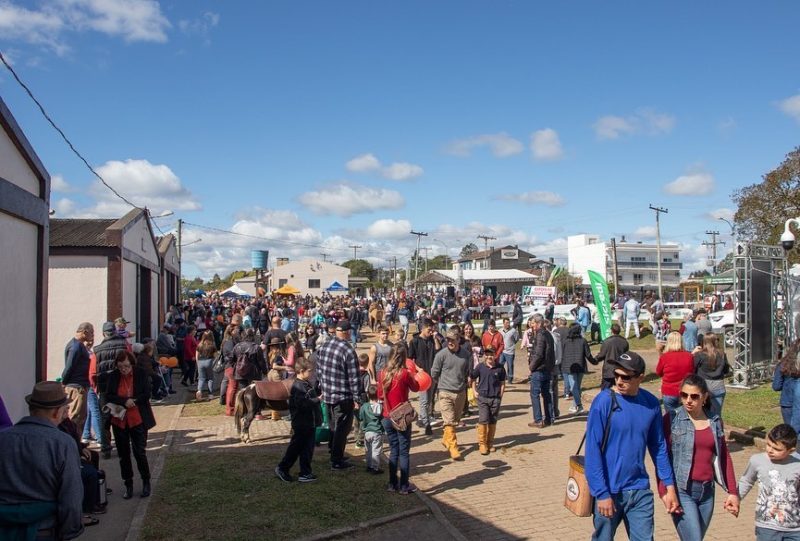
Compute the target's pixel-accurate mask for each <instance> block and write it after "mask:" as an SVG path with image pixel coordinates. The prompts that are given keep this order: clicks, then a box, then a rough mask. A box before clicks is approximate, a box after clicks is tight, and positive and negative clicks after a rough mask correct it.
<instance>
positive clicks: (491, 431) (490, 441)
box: [486, 423, 497, 453]
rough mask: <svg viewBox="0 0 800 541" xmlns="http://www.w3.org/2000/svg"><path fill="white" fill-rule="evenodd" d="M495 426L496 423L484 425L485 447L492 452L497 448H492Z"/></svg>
mask: <svg viewBox="0 0 800 541" xmlns="http://www.w3.org/2000/svg"><path fill="white" fill-rule="evenodd" d="M496 428H497V423H495V424H493V425H486V429H487V434H486V447H487V448H488V449H489V451H491V452H492V453H494V452H495V451H496V450H497V449H495V448H494V430H495V429H496Z"/></svg>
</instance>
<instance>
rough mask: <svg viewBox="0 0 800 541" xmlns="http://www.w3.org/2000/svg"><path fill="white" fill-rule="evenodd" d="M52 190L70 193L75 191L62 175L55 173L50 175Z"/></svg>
mask: <svg viewBox="0 0 800 541" xmlns="http://www.w3.org/2000/svg"><path fill="white" fill-rule="evenodd" d="M50 190H51V191H54V192H62V193H68V192H71V191H73V188H72V186H70V185H69V183H68V182H67V181H66V180H64V177H62V176H61V175H53V176H52V177H50Z"/></svg>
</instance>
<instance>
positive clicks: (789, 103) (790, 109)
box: [778, 94, 800, 122]
mask: <svg viewBox="0 0 800 541" xmlns="http://www.w3.org/2000/svg"><path fill="white" fill-rule="evenodd" d="M778 107H779V108H780V110H781V111H783V112H784V113H785V114H787V115H789V116H790V117H792V118H793V119H795V120H796V121H797V122H800V94H795V95H794V96H789V97H788V98H786V99H785V100H781V101H780V103H778Z"/></svg>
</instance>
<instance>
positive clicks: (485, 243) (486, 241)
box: [478, 235, 497, 250]
mask: <svg viewBox="0 0 800 541" xmlns="http://www.w3.org/2000/svg"><path fill="white" fill-rule="evenodd" d="M478 238H479V239H483V249H484V250H488V249H489V241H490V240H497V237H490V236H488V235H478Z"/></svg>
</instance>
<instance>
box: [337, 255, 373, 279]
mask: <svg viewBox="0 0 800 541" xmlns="http://www.w3.org/2000/svg"><path fill="white" fill-rule="evenodd" d="M341 265H342V267H347V268H348V269H350V276H360V277H363V278H369V279H370V280H372V279H373V278H374V277H375V267H373V266H372V263H370V262H369V261H366V260H364V259H350V260H349V261H345V262H344V263H342V264H341Z"/></svg>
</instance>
